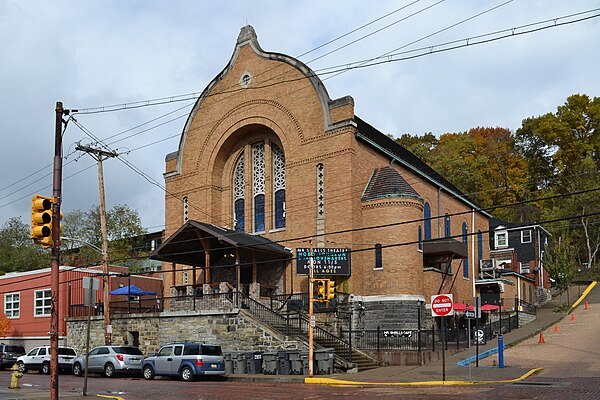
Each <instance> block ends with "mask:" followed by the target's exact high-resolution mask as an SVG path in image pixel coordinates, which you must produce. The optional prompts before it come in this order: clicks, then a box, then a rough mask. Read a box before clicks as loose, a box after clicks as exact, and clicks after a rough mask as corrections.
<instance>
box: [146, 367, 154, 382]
mask: <svg viewBox="0 0 600 400" xmlns="http://www.w3.org/2000/svg"><path fill="white" fill-rule="evenodd" d="M143 374H144V379H146V380H148V381H149V380H151V379H154V370H153V369H152V367H151V366H149V365H146V366H145V367H144V371H143Z"/></svg>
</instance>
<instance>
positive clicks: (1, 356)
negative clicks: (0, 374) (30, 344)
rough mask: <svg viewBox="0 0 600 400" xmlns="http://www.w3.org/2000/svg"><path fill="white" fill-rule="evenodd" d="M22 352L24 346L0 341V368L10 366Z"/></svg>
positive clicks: (23, 351) (23, 352)
mask: <svg viewBox="0 0 600 400" xmlns="http://www.w3.org/2000/svg"><path fill="white" fill-rule="evenodd" d="M24 354H25V348H24V347H23V346H21V345H15V344H4V343H0V370H2V369H4V368H10V367H12V366H13V365H15V363H16V362H17V358H18V357H20V356H22V355H24Z"/></svg>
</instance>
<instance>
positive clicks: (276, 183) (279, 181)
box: [271, 143, 285, 229]
mask: <svg viewBox="0 0 600 400" xmlns="http://www.w3.org/2000/svg"><path fill="white" fill-rule="evenodd" d="M271 147H272V149H273V193H274V196H273V201H274V203H275V204H274V205H273V209H274V210H275V218H274V220H275V222H274V227H275V229H281V228H285V155H284V154H283V150H281V148H280V147H279V146H277V145H276V144H274V143H273V144H272V145H271Z"/></svg>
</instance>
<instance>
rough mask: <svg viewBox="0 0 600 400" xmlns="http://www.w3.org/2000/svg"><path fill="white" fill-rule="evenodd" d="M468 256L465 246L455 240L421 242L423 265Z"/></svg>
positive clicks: (444, 239)
mask: <svg viewBox="0 0 600 400" xmlns="http://www.w3.org/2000/svg"><path fill="white" fill-rule="evenodd" d="M468 254H469V253H468V249H467V244H466V243H464V242H461V241H458V240H456V239H451V238H443V239H433V240H428V241H426V242H423V261H424V264H425V265H432V264H440V263H446V262H448V261H451V260H455V259H462V258H467V257H468Z"/></svg>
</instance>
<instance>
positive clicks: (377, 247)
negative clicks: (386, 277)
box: [375, 243, 383, 268]
mask: <svg viewBox="0 0 600 400" xmlns="http://www.w3.org/2000/svg"><path fill="white" fill-rule="evenodd" d="M381 250H382V249H381V244H379V243H377V244H376V245H375V268H383V257H382V253H381Z"/></svg>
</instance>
